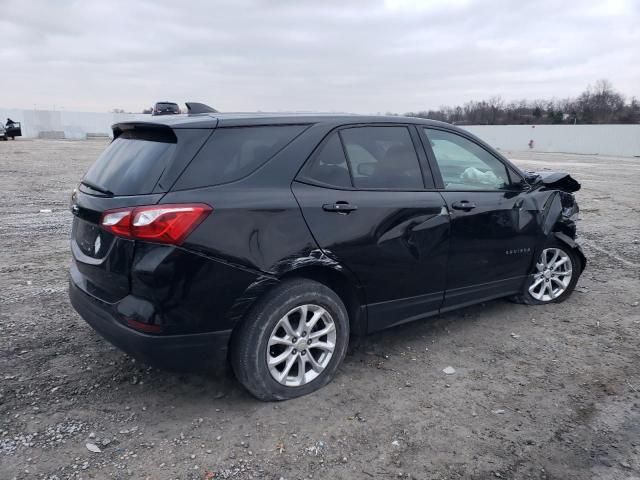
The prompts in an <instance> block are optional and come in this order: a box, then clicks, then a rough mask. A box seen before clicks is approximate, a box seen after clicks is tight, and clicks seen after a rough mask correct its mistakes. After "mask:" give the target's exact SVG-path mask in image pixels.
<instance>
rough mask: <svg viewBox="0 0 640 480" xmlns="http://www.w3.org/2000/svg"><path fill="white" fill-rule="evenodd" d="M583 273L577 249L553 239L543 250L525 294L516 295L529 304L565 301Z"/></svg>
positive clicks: (518, 298) (520, 301)
mask: <svg viewBox="0 0 640 480" xmlns="http://www.w3.org/2000/svg"><path fill="white" fill-rule="evenodd" d="M580 273H581V264H580V259H579V258H578V256H577V255H576V254H575V253H574V252H573V250H572V249H571V248H569V247H567V246H566V245H564V244H561V243H560V242H553V243H551V244H549V245H547V246H546V247H545V248H544V250H542V253H541V254H540V257H539V258H538V261H537V262H536V266H535V270H534V273H533V274H532V275H530V276H529V279H528V281H527V282H526V284H525V287H524V289H523V292H522V294H520V295H518V296H516V297H514V298H513V299H514V300H515V301H517V302H519V303H526V304H529V305H542V304H545V303H558V302H562V301H564V300H566V299H567V298H568V297H569V295H571V292H573V289H574V288H575V286H576V283H578V278H579V277H580Z"/></svg>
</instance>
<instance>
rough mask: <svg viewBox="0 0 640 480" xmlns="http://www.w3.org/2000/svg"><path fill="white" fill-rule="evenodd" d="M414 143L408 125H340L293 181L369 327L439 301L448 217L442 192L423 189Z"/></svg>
mask: <svg viewBox="0 0 640 480" xmlns="http://www.w3.org/2000/svg"><path fill="white" fill-rule="evenodd" d="M416 145H419V138H418V136H417V131H416V130H415V129H414V127H412V126H407V125H384V126H374V125H369V126H357V127H348V128H342V129H340V130H336V131H333V132H332V133H330V134H329V135H328V136H327V137H326V138H325V139H324V141H323V142H322V143H321V144H320V145H319V147H318V148H317V149H316V151H315V152H314V154H313V155H312V157H311V159H310V161H308V162H307V164H306V165H305V167H304V168H303V170H302V171H301V174H300V175H299V177H298V179H297V180H296V181H295V182H294V184H293V192H294V194H295V196H296V198H297V199H298V202H299V203H300V206H301V208H302V212H303V215H304V217H305V220H306V221H307V223H308V225H309V227H310V229H311V232H312V234H313V235H314V237H315V239H316V241H317V242H318V244H319V245H320V247H321V248H322V249H323V251H324V252H325V253H326V254H327V255H328V256H330V257H332V258H333V259H335V260H337V261H338V262H340V263H341V264H342V265H344V266H345V267H346V268H348V269H349V270H351V272H353V273H354V274H355V276H356V277H357V278H358V279H359V281H360V282H361V284H362V285H363V287H364V289H365V294H366V297H367V303H368V305H367V308H368V321H369V331H374V330H379V329H382V328H386V327H389V326H391V325H394V324H398V323H402V322H405V321H410V320H413V319H417V318H421V317H424V316H427V315H429V314H432V313H436V312H437V311H438V309H439V307H440V305H441V303H442V299H443V292H444V285H445V277H444V273H445V268H446V260H447V248H448V234H449V221H448V215H447V214H446V208H444V201H443V198H442V196H441V195H440V194H439V193H438V192H436V191H427V188H426V187H428V188H432V187H433V181H432V176H431V172H430V170H429V169H428V168H429V167H428V165H427V164H426V161H425V160H426V158H424V152H422V151H421V150H419V149H418V151H417V150H416V148H415V147H416ZM421 156H422V157H423V158H421ZM425 186H426V187H425Z"/></svg>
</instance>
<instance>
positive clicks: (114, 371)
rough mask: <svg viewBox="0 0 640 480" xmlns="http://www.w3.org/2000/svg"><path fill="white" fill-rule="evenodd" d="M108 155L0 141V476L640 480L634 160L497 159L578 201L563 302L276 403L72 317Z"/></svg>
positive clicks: (388, 346) (416, 328)
mask: <svg viewBox="0 0 640 480" xmlns="http://www.w3.org/2000/svg"><path fill="white" fill-rule="evenodd" d="M104 146H105V142H104V141H99V140H92V141H81V142H74V141H55V140H31V141H30V140H22V141H20V140H18V141H15V142H3V143H0V172H2V173H1V175H0V246H1V247H2V248H1V249H0V479H3V480H4V479H11V478H20V479H23V478H24V479H27V478H29V479H31V478H35V479H45V478H46V479H64V478H74V479H76V478H115V479H124V478H127V479H129V478H134V479H145V478H152V479H164V478H180V479H190V478H194V479H195V478H197V479H213V478H216V479H217V478H233V479H248V478H265V479H276V480H277V479H280V478H284V479H297V478H321V479H325V478H326V479H371V478H392V477H393V478H401V477H402V478H416V479H459V478H471V479H485V478H503V479H511V478H513V479H519V478H535V479H558V480H560V479H561V480H567V479H586V478H599V479H616V480H619V479H639V478H640V362H639V360H640V349H639V346H640V342H639V339H638V327H639V326H640V307H638V301H639V300H640V275H639V273H640V244H639V243H640V202H639V201H640V194H639V192H640V190H639V189H638V178H640V159H623V158H604V157H594V156H577V155H564V154H537V153H533V152H507V155H508V156H509V157H511V158H513V159H514V160H515V161H516V163H518V164H520V165H523V166H525V167H530V168H535V169H542V168H552V169H560V170H566V171H570V172H571V173H572V174H573V175H574V176H575V177H576V178H577V179H578V180H579V181H580V182H582V184H583V190H581V191H580V192H578V201H579V203H580V205H581V207H582V212H583V213H582V221H581V222H580V223H579V231H580V239H581V242H582V244H583V245H584V249H585V252H586V254H587V256H588V258H589V265H588V269H587V270H586V271H585V273H584V275H583V276H582V278H581V280H580V282H579V284H578V288H577V290H576V292H575V293H574V295H573V296H572V297H571V298H570V299H568V300H567V301H566V302H565V303H563V304H559V305H549V306H542V307H527V306H523V305H514V304H511V303H508V302H506V301H495V302H489V303H486V304H483V305H478V306H475V307H471V308H467V309H464V310H461V311H458V312H454V313H450V314H447V315H443V316H440V317H438V318H434V319H431V320H428V321H421V322H417V323H413V324H408V325H404V326H401V327H399V328H394V329H392V330H388V331H386V332H383V333H380V334H376V335H373V336H369V337H366V338H364V339H362V340H360V341H359V342H357V343H354V345H352V348H351V349H350V354H349V355H348V356H347V358H346V360H345V363H344V365H343V367H342V368H341V370H340V371H339V374H338V376H337V378H336V379H335V381H334V382H333V383H332V384H330V385H329V386H327V387H326V388H324V389H322V390H321V391H320V392H317V393H315V394H313V395H310V396H307V397H303V398H300V399H296V400H291V401H288V402H284V403H277V404H274V403H260V402H258V401H256V400H254V399H253V398H252V397H250V396H249V395H248V394H247V393H246V392H245V391H244V390H243V389H242V388H240V386H239V385H238V384H237V383H236V382H235V381H234V380H233V379H232V378H231V376H230V375H221V376H219V377H215V378H214V377H212V376H207V375H202V374H190V375H178V374H171V373H167V372H163V371H159V370H156V369H152V368H149V367H147V366H145V365H141V364H140V363H136V362H135V361H133V360H132V359H130V358H128V357H127V356H125V355H124V354H122V353H120V352H119V351H117V350H115V349H114V348H113V347H111V346H110V345H109V344H108V343H106V342H105V341H103V340H102V339H101V338H100V337H99V336H98V335H96V334H95V333H94V332H93V331H92V330H91V329H90V328H89V327H88V326H87V325H86V324H85V323H84V322H83V321H82V320H81V319H80V318H79V317H78V315H76V313H75V312H74V311H73V310H72V309H71V307H70V306H69V302H68V300H67V294H66V290H67V266H68V263H69V248H68V234H69V225H70V221H71V215H70V214H69V213H68V211H67V206H68V199H69V194H70V192H71V190H72V188H73V187H74V186H75V185H76V183H77V181H78V180H79V178H80V177H81V175H82V174H83V172H84V171H85V169H86V168H87V167H88V165H89V164H90V163H91V161H92V160H93V159H94V158H95V157H96V156H97V155H98V154H99V152H100V151H101V150H102V149H103V148H104ZM448 366H451V367H453V368H454V369H455V373H453V374H449V375H447V374H445V373H444V372H443V369H445V367H448ZM92 450H95V451H92Z"/></svg>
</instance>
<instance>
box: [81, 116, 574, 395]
mask: <svg viewBox="0 0 640 480" xmlns="http://www.w3.org/2000/svg"><path fill="white" fill-rule="evenodd" d="M113 132H114V140H113V142H112V143H111V145H110V146H109V147H107V149H106V150H105V151H104V152H103V153H102V155H101V156H100V158H98V159H97V160H96V162H95V163H94V164H93V165H92V166H91V168H89V170H88V172H87V173H86V175H85V176H84V178H83V179H82V181H81V182H80V185H79V186H78V189H77V191H75V192H74V194H73V196H72V206H71V210H72V212H73V214H74V219H73V228H72V240H71V249H72V252H73V261H72V263H71V268H70V271H71V272H70V273H71V282H70V288H69V295H70V297H71V302H72V304H73V306H74V307H75V309H76V310H77V311H78V312H79V313H80V315H82V316H83V317H84V318H85V320H86V321H87V322H88V323H89V324H91V325H92V326H93V327H94V328H95V329H96V330H97V331H98V332H100V333H101V334H102V335H103V336H104V337H106V338H107V339H108V340H109V341H111V342H112V343H113V344H114V345H117V346H118V347H120V348H121V349H122V350H124V351H126V352H128V353H130V354H131V355H133V356H134V357H137V358H139V359H141V360H144V361H147V362H149V363H157V364H160V365H166V366H173V365H176V364H180V363H182V364H185V363H186V364H187V365H189V366H202V365H209V364H213V365H215V364H216V362H219V364H224V362H225V358H226V355H227V352H229V356H230V360H231V365H232V367H233V370H234V372H235V374H236V376H237V377H238V380H239V381H240V382H241V383H242V384H243V385H244V386H246V388H247V389H248V390H249V391H250V392H251V393H253V394H254V395H255V396H256V397H258V398H260V399H263V400H282V399H287V398H293V397H297V396H300V395H304V394H307V393H310V392H312V391H314V390H316V389H318V388H320V387H321V386H323V385H325V384H327V383H328V382H329V381H330V380H331V378H332V377H333V376H334V375H335V373H336V370H337V369H338V366H339V365H340V363H341V362H342V359H343V358H344V356H345V353H346V350H347V345H348V343H349V337H350V335H358V334H364V333H370V332H375V331H378V330H382V329H384V328H388V327H392V326H394V325H399V324H401V323H405V322H409V321H412V320H418V319H422V318H426V317H429V316H432V315H437V314H439V313H444V312H448V311H450V310H453V309H455V308H460V307H464V306H467V305H472V304H474V303H479V302H485V301H487V300H490V299H494V298H500V297H511V298H512V299H513V300H515V301H517V302H520V303H525V304H535V305H547V307H546V309H543V310H541V311H540V312H539V313H537V314H536V315H538V314H539V315H543V316H544V315H547V316H549V315H556V316H558V315H559V316H561V315H562V312H563V310H562V308H558V309H553V308H552V307H551V306H550V305H548V304H552V303H557V302H561V301H563V300H565V299H566V298H567V297H569V295H570V294H571V292H572V291H573V289H574V287H575V285H576V282H577V281H578V277H579V276H580V274H581V273H582V270H583V269H584V267H585V264H586V259H585V256H584V254H583V253H582V250H581V249H580V246H579V245H578V244H577V243H576V241H575V237H576V223H575V221H576V219H577V217H578V205H577V203H576V201H575V198H574V196H573V192H575V191H577V190H578V189H579V188H580V184H579V183H578V182H577V181H576V180H574V179H573V178H571V177H570V176H569V175H568V174H565V173H552V172H546V171H545V172H542V173H539V174H535V173H529V172H524V171H522V170H520V169H519V168H518V167H517V166H515V165H513V164H512V163H511V162H510V161H509V160H507V159H506V158H504V157H503V156H502V155H500V153H499V152H497V151H495V150H494V149H492V148H491V147H489V146H488V145H487V144H485V143H484V142H482V141H481V140H479V139H478V138H476V137H474V136H473V135H471V134H470V133H469V132H467V131H464V130H462V129H460V128H456V127H454V126H452V125H448V124H445V123H440V122H434V121H429V120H419V119H415V118H403V117H365V116H346V115H333V116H330V115H291V114H289V115H287V114H272V115H267V114H263V115H261V114H242V115H238V114H222V113H220V114H213V113H206V114H199V115H198V114H195V115H193V114H192V115H189V116H187V115H184V116H183V115H180V116H174V117H167V118H164V119H155V120H154V121H146V122H125V123H120V124H117V125H115V126H114V128H113ZM213 132H215V133H214V134H212V133H213ZM513 315H514V317H517V316H521V317H522V316H523V315H525V314H524V313H523V311H522V310H514V312H513ZM336 391H338V390H336Z"/></svg>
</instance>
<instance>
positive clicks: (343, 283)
mask: <svg viewBox="0 0 640 480" xmlns="http://www.w3.org/2000/svg"><path fill="white" fill-rule="evenodd" d="M292 278H306V279H309V280H314V281H316V282H318V283H322V284H323V285H325V286H327V287H329V288H330V289H331V290H333V291H334V292H336V294H337V295H338V296H339V297H340V299H341V300H342V302H343V303H344V305H345V307H346V308H347V313H348V314H349V327H350V329H351V333H352V334H354V335H364V334H365V333H366V331H367V315H366V309H365V303H364V295H363V292H362V289H361V288H360V285H359V283H358V282H357V281H356V280H355V278H353V276H352V275H351V274H350V273H347V272H346V271H345V270H344V269H340V270H338V269H336V268H333V267H330V266H327V265H310V266H304V267H300V268H296V269H293V270H290V271H288V272H286V273H285V274H283V275H282V276H281V277H280V281H285V280H289V279H292Z"/></svg>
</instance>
